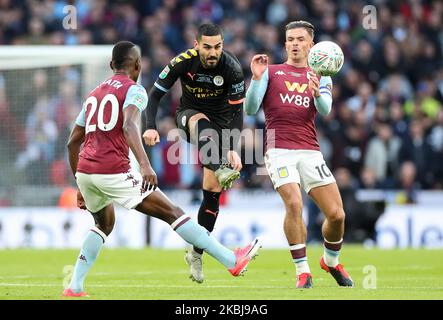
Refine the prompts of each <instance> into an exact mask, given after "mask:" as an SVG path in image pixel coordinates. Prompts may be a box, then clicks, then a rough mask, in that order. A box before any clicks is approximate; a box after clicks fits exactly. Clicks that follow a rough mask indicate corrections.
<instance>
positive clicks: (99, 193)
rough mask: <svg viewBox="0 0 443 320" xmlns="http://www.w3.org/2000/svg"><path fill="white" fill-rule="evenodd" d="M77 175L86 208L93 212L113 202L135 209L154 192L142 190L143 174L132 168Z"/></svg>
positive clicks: (78, 173) (79, 173)
mask: <svg viewBox="0 0 443 320" xmlns="http://www.w3.org/2000/svg"><path fill="white" fill-rule="evenodd" d="M75 176H76V178H77V185H78V188H79V189H80V192H81V193H82V195H83V198H84V199H85V205H86V208H87V209H88V210H89V211H91V212H93V213H95V212H97V211H99V210H101V209H103V208H104V207H106V206H107V205H109V204H111V203H112V202H116V203H118V204H119V205H121V206H122V207H125V208H126V209H133V208H135V207H136V206H137V205H138V204H139V203H141V202H142V201H143V199H144V198H146V197H147V196H148V195H150V194H151V193H152V190H151V191H149V190H147V191H145V192H144V193H142V192H141V186H142V176H141V174H140V172H138V171H135V170H132V169H131V170H130V171H128V172H125V173H117V174H86V173H81V172H77V173H76V174H75ZM156 190H158V188H157V189H156Z"/></svg>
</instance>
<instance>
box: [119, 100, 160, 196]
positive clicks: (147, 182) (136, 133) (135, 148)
mask: <svg viewBox="0 0 443 320" xmlns="http://www.w3.org/2000/svg"><path fill="white" fill-rule="evenodd" d="M140 118H141V113H140V109H139V108H138V107H137V106H135V105H128V106H127V107H125V109H123V134H124V135H125V138H126V141H127V143H128V145H129V148H130V149H131V151H132V152H133V153H134V156H135V158H136V159H137V162H138V163H139V165H140V171H141V175H142V178H143V182H142V192H144V191H146V190H151V189H152V188H153V190H155V189H156V188H157V185H158V181H157V175H156V174H155V172H154V170H153V169H152V167H151V163H150V162H149V159H148V156H147V155H146V152H145V150H144V149H143V144H142V139H141V137H140V129H139V127H138V124H139V123H140Z"/></svg>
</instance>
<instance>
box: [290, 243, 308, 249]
mask: <svg viewBox="0 0 443 320" xmlns="http://www.w3.org/2000/svg"><path fill="white" fill-rule="evenodd" d="M304 247H306V244H304V243H300V244H293V245H290V246H289V250H298V249H303V248H304Z"/></svg>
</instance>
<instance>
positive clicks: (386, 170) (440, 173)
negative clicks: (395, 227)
mask: <svg viewBox="0 0 443 320" xmlns="http://www.w3.org/2000/svg"><path fill="white" fill-rule="evenodd" d="M66 5H75V8H76V10H77V19H78V20H77V24H78V26H77V29H76V30H65V29H63V27H62V20H63V18H64V17H65V16H66V12H63V8H64V7H65V6H66ZM365 5H374V6H375V8H376V14H377V17H376V21H377V25H376V29H365V28H364V27H363V25H362V19H363V18H364V16H365V15H364V14H363V7H364V6H365ZM442 17H443V2H442V1H420V0H407V1H383V0H379V1H359V0H355V1H344V0H341V1H330V0H313V1H295V0H273V1H265V0H216V1H214V0H211V1H210V0H195V1H191V0H180V1H179V0H149V1H143V0H138V1H106V0H94V1H87V0H80V1H57V0H42V1H38V0H0V44H2V45H25V44H33V45H38V44H45V45H90V44H114V43H116V42H117V41H119V40H130V41H133V42H135V43H136V44H138V45H139V46H140V47H141V49H142V54H143V61H142V64H143V72H142V79H141V83H142V84H143V85H144V86H145V87H146V89H147V90H149V89H150V88H151V87H152V85H153V82H154V81H155V79H156V78H157V76H158V74H159V73H160V71H161V70H162V68H163V67H164V66H165V65H166V64H167V63H168V62H169V61H170V60H171V58H172V57H174V56H175V55H177V54H179V53H180V52H182V51H184V50H186V49H187V48H190V47H192V46H193V40H194V38H195V34H196V28H197V26H198V25H199V24H200V23H203V22H207V21H212V22H215V23H218V24H220V25H221V26H222V27H223V29H224V39H225V49H226V50H229V51H231V52H232V53H234V54H235V55H236V56H237V57H238V59H239V60H240V62H241V64H242V65H243V68H244V73H245V78H246V84H247V85H248V84H249V80H250V77H251V73H250V68H249V64H250V61H251V58H252V56H253V55H254V54H256V53H267V54H268V55H269V56H270V57H271V63H281V62H284V61H285V60H286V54H285V51H284V26H285V24H286V23H288V22H289V21H293V20H301V19H303V20H308V21H310V22H312V23H313V24H314V25H315V27H316V35H315V41H316V42H318V41H321V40H332V41H335V42H337V43H338V44H339V45H340V46H341V48H342V49H343V52H344V54H345V64H344V66H343V69H342V70H341V72H340V73H339V74H338V75H336V76H334V77H333V83H334V87H333V96H334V103H333V108H332V112H331V114H330V115H329V116H327V117H324V118H322V117H320V116H318V118H317V130H318V136H319V140H320V145H321V149H322V152H323V154H324V157H325V159H326V161H327V162H328V165H329V166H330V168H331V169H332V170H333V171H334V172H336V173H337V174H338V175H339V176H343V175H345V176H346V177H349V179H346V181H347V184H349V185H351V186H352V187H353V188H361V189H374V188H379V189H403V190H407V197H408V199H407V201H408V202H413V192H414V190H417V189H443V108H442V105H443V54H442V52H443V21H442ZM48 76H55V77H57V79H59V81H56V82H55V85H56V87H54V88H50V87H49V88H48V86H49V84H48V81H47V79H48ZM6 77H7V73H3V74H2V71H1V70H0V123H1V127H0V128H1V129H0V132H1V136H0V143H2V144H3V145H5V143H6V142H5V141H6V140H7V141H8V143H9V148H10V149H8V150H11V151H10V153H11V154H13V156H14V162H13V163H14V166H15V168H18V169H20V170H29V171H32V172H34V173H35V172H47V174H45V175H44V174H42V175H39V176H38V177H39V178H37V177H36V175H35V174H34V175H31V174H30V175H29V176H32V177H35V179H34V180H32V181H28V183H30V184H55V185H60V186H63V185H69V184H73V179H72V178H71V174H70V171H69V169H68V166H67V161H66V159H67V158H66V148H65V146H64V145H65V143H66V141H67V135H68V133H69V131H70V129H71V126H72V124H73V121H74V120H75V117H76V115H77V113H78V112H79V110H80V108H81V100H82V98H83V97H82V96H81V95H82V94H85V92H80V90H79V81H80V80H79V72H78V70H76V69H75V68H69V67H65V68H55V69H53V70H52V69H51V70H49V71H48V70H42V71H39V72H34V74H33V77H32V78H31V79H28V80H29V82H28V83H26V84H23V85H22V86H17V87H14V88H9V87H8V86H7V84H8V82H7V81H5V78H6ZM17 90H19V91H20V94H21V95H23V96H24V97H25V98H24V99H23V101H26V103H27V106H22V107H21V108H19V109H15V108H13V106H14V104H11V103H9V101H8V92H16V91H17ZM180 94H181V88H180V86H179V83H177V84H176V85H175V86H174V87H173V89H172V90H171V92H170V93H169V94H168V95H167V96H165V98H164V99H163V100H162V103H161V107H160V110H159V119H158V128H159V131H160V133H161V138H162V142H161V143H160V144H159V145H158V146H156V147H155V148H153V149H152V150H148V152H149V153H150V155H151V159H152V162H153V165H154V168H155V170H156V171H157V174H158V175H159V178H160V184H161V186H162V188H197V187H198V186H199V184H200V178H201V177H200V175H201V169H200V167H199V166H198V165H193V166H189V165H187V166H186V165H181V166H180V165H179V166H177V165H173V164H170V163H168V161H166V154H167V150H168V149H167V148H168V146H170V144H171V143H172V142H170V141H167V139H166V136H167V134H168V132H170V130H171V129H172V128H174V127H175V123H174V120H173V119H174V113H175V110H176V108H177V106H178V104H179V99H180ZM244 127H245V128H251V129H255V128H257V129H263V127H264V115H263V113H262V112H260V113H259V114H258V115H257V116H245V121H244ZM261 143H262V141H261V140H260V139H252V140H246V141H243V149H244V150H250V149H252V148H257V147H259V145H260V144H261ZM260 166H261V165H260V163H255V164H250V165H245V166H244V169H243V171H242V179H241V181H240V182H239V183H237V184H236V187H237V188H269V189H270V188H272V185H271V183H270V180H269V178H268V177H267V176H266V175H257V174H256V169H257V168H258V167H260ZM343 170H345V171H346V172H345V173H343ZM39 179H40V180H39ZM337 180H339V179H337Z"/></svg>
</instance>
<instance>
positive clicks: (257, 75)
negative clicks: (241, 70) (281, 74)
mask: <svg viewBox="0 0 443 320" xmlns="http://www.w3.org/2000/svg"><path fill="white" fill-rule="evenodd" d="M268 63H269V57H268V56H267V55H266V54H256V55H255V56H253V57H252V61H251V71H252V80H260V79H261V77H262V75H263V73H265V71H266V68H267V67H268Z"/></svg>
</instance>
